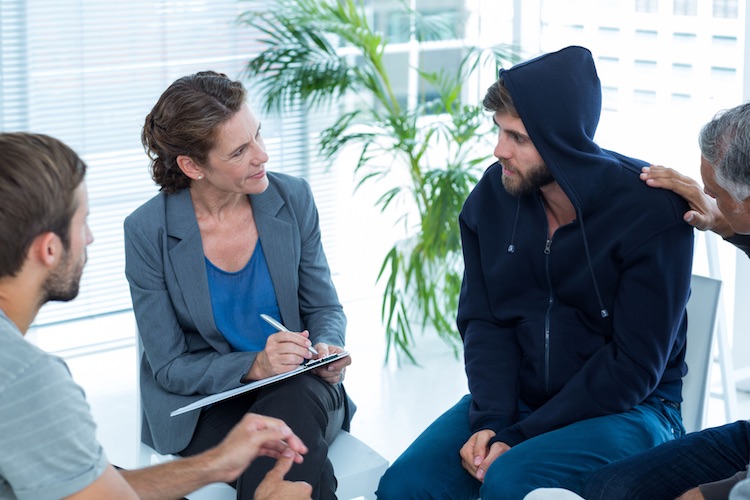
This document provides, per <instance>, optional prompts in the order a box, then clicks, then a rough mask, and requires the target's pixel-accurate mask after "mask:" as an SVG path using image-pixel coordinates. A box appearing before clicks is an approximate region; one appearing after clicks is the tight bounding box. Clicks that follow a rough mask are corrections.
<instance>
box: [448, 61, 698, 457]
mask: <svg viewBox="0 0 750 500" xmlns="http://www.w3.org/2000/svg"><path fill="white" fill-rule="evenodd" d="M500 77H501V78H502V79H503V81H504V82H505V84H506V86H507V88H508V91H509V92H510V95H511V96H512V98H513V102H514V104H515V107H516V110H517V111H518V114H519V117H520V118H521V120H522V121H523V124H524V125H525V128H526V130H527V132H528V135H529V137H530V138H531V141H532V143H533V145H534V146H535V147H536V149H537V151H538V152H539V154H540V155H541V157H542V160H543V161H544V163H545V164H546V165H547V166H548V167H549V170H550V172H551V174H552V176H553V177H554V179H555V180H556V181H557V183H558V184H559V185H560V187H561V188H562V190H563V191H564V192H565V194H566V195H567V197H568V199H569V200H570V201H571V203H572V204H573V206H574V207H575V210H576V219H575V220H574V221H573V222H571V223H569V224H566V225H564V226H561V227H560V228H558V229H557V230H556V231H555V232H554V235H553V236H552V237H551V238H549V237H548V222H547V216H546V213H545V209H544V200H543V199H542V196H541V194H540V192H539V190H536V191H535V192H532V193H529V194H524V195H521V196H512V195H510V194H509V193H508V192H507V191H506V190H505V189H504V188H503V184H502V176H503V174H502V167H501V165H500V164H495V165H493V166H491V167H490V168H489V169H488V170H487V171H486V172H485V174H484V176H483V178H482V179H481V180H480V181H479V183H478V184H477V186H476V187H475V189H474V190H473V192H472V193H471V194H470V195H469V197H468V199H467V200H466V202H465V204H464V207H463V210H462V212H461V215H460V226H461V237H462V248H463V252H464V263H465V273H464V280H463V285H462V288H461V296H460V300H459V306H458V318H457V320H458V328H459V331H460V333H461V335H462V337H463V340H464V358H465V361H466V374H467V378H468V382H469V389H470V391H471V396H472V406H471V410H470V414H469V419H470V424H471V430H472V432H476V431H478V430H482V429H492V430H494V431H495V432H496V433H497V434H496V436H495V438H493V441H491V442H494V441H502V442H504V443H506V444H508V445H510V446H515V445H516V444H518V443H520V442H522V441H524V440H526V439H529V438H531V437H533V436H537V435H539V434H542V433H545V432H549V431H551V430H553V429H557V428H560V427H562V426H564V425H568V424H570V423H572V422H577V421H580V420H583V419H587V418H592V417H597V416H601V415H608V414H612V413H619V412H625V411H628V410H630V409H631V408H633V407H634V406H636V405H638V404H640V403H641V402H642V401H643V400H645V399H646V398H648V397H649V396H651V395H653V396H656V397H661V398H664V399H667V400H669V401H673V402H680V401H681V388H682V376H683V375H684V374H685V370H686V368H685V362H684V356H685V329H686V321H685V320H686V317H685V304H686V302H687V298H688V291H689V287H690V272H691V266H692V251H693V229H692V228H691V227H690V226H689V225H687V224H685V222H684V221H683V220H682V215H683V214H684V213H685V211H686V210H687V208H688V207H687V204H686V203H685V201H684V200H682V199H680V197H679V196H677V195H676V194H674V193H672V192H670V191H668V190H666V189H653V188H650V187H648V186H647V185H646V184H645V183H644V182H643V181H641V180H640V179H639V178H638V174H639V173H640V169H641V167H642V166H644V165H647V164H648V163H647V162H645V161H642V160H637V159H634V158H629V157H626V156H623V155H620V154H617V153H615V152H612V151H607V150H604V149H602V148H600V147H599V146H598V145H597V143H596V142H595V141H594V134H595V131H596V127H597V123H598V120H599V113H600V111H601V87H600V84H599V79H598V77H597V75H596V69H595V67H594V61H593V58H592V57H591V54H590V52H589V51H588V50H586V49H584V48H581V47H568V48H566V49H563V50H561V51H559V52H556V53H551V54H546V55H544V56H541V57H539V58H536V59H534V60H531V61H529V62H525V63H522V64H519V65H516V66H514V67H512V68H510V69H507V70H503V71H502V72H501V74H500ZM636 135H637V133H636ZM509 161H511V163H512V162H513V161H514V159H513V158H511V159H510V160H509ZM519 400H521V401H522V402H523V403H525V404H526V405H527V406H528V407H530V408H531V409H532V414H531V415H529V416H527V417H525V418H524V419H523V420H521V419H520V418H519V414H518V407H519Z"/></svg>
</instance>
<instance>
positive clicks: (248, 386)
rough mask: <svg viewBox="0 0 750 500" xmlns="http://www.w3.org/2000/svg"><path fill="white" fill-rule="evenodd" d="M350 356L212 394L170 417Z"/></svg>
mask: <svg viewBox="0 0 750 500" xmlns="http://www.w3.org/2000/svg"><path fill="white" fill-rule="evenodd" d="M348 355H349V351H342V352H338V353H334V354H329V355H328V356H325V357H322V358H320V359H314V360H312V361H309V362H308V363H306V364H304V365H300V366H299V368H295V369H294V370H292V371H290V372H286V373H281V374H279V375H274V376H273V377H268V378H264V379H263V380H256V381H255V382H251V383H249V384H246V385H243V386H241V387H237V388H236V389H229V390H228V391H224V392H220V393H218V394H211V395H210V396H206V397H205V398H202V399H199V400H198V401H193V402H192V403H190V404H189V405H187V406H183V407H182V408H177V409H176V410H175V411H173V412H172V413H170V414H169V416H170V417H174V416H175V415H181V414H183V413H187V412H189V411H193V410H197V409H198V408H203V407H204V406H208V405H210V404H213V403H218V402H219V401H223V400H225V399H227V398H231V397H232V396H237V395H239V394H243V393H245V392H249V391H252V390H254V389H258V388H260V387H263V386H266V385H268V384H273V383H274V382H278V381H279V380H284V379H287V378H289V377H294V376H295V375H299V374H300V373H304V372H306V371H309V370H312V369H313V368H317V367H319V366H323V365H327V364H329V363H333V362H334V361H336V360H338V359H341V358H345V357H347V356H348Z"/></svg>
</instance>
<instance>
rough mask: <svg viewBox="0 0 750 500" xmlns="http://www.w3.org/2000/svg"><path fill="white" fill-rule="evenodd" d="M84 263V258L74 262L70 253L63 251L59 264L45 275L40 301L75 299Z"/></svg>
mask: <svg viewBox="0 0 750 500" xmlns="http://www.w3.org/2000/svg"><path fill="white" fill-rule="evenodd" d="M85 263H86V259H85V258H84V259H83V262H76V263H74V262H73V261H72V255H71V253H70V252H69V251H65V254H64V255H63V257H62V261H61V262H60V265H59V266H58V267H57V269H55V270H54V271H52V272H51V273H50V274H49V276H47V279H46V280H45V281H44V284H43V285H42V291H43V293H44V295H43V296H42V299H43V302H42V303H45V302H50V301H60V302H68V301H70V300H73V299H75V298H76V297H77V296H78V290H79V287H80V283H81V275H82V274H83V266H84V264H85Z"/></svg>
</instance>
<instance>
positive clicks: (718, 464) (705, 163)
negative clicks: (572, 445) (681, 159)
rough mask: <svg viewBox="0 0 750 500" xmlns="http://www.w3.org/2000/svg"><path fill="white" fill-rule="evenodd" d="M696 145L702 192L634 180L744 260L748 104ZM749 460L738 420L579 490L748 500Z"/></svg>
mask: <svg viewBox="0 0 750 500" xmlns="http://www.w3.org/2000/svg"><path fill="white" fill-rule="evenodd" d="M699 143H700V149H701V177H702V179H703V184H704V186H705V187H703V188H701V186H700V185H699V184H698V183H697V182H695V181H694V180H693V179H691V178H689V177H686V176H684V175H682V174H680V173H678V172H676V171H674V170H672V169H669V168H664V167H660V166H653V167H651V168H645V169H644V172H643V173H642V174H641V178H642V179H643V180H644V181H645V182H646V183H647V184H648V185H650V186H652V187H658V188H663V189H669V190H671V191H674V192H675V193H677V194H679V195H680V196H682V197H684V198H685V199H686V200H687V201H688V203H689V205H690V210H689V211H688V212H686V213H685V216H684V219H685V221H686V222H687V223H688V224H690V225H691V226H693V227H696V228H698V229H701V230H704V231H705V230H710V231H714V232H715V233H716V234H718V235H719V236H721V237H722V238H724V239H725V240H727V241H729V242H730V243H732V244H733V245H735V246H737V248H739V249H740V250H742V251H743V252H745V253H746V254H748V256H750V163H748V158H750V103H745V104H742V105H740V106H737V107H735V108H732V109H729V110H725V111H723V112H720V113H719V114H717V115H716V116H715V117H714V118H713V119H712V120H711V121H710V122H709V123H708V124H706V126H704V127H703V129H702V130H701V133H700V136H699ZM712 198H714V199H715V201H714V199H712ZM749 461H750V422H748V421H747V420H740V421H738V422H734V423H731V424H727V425H723V426H720V427H713V428H710V429H705V430H703V431H701V432H695V433H692V434H689V435H687V436H685V437H684V438H681V439H678V440H676V441H672V442H669V443H666V444H664V445H662V446H659V447H657V448H654V449H652V450H649V451H647V452H645V453H642V454H640V455H637V456H634V457H632V458H630V459H627V460H623V461H621V462H618V463H615V464H612V465H609V466H607V467H604V468H602V469H600V470H598V471H597V472H596V473H595V474H593V475H592V476H591V477H590V479H589V481H588V483H587V484H586V486H585V487H584V490H583V491H584V496H585V497H586V498H587V499H588V500H599V499H602V500H620V499H630V498H670V499H671V498H676V497H677V496H678V495H679V498H680V500H692V499H696V500H697V499H706V500H726V499H727V498H730V499H731V500H750V479H748V477H747V469H748V462H749Z"/></svg>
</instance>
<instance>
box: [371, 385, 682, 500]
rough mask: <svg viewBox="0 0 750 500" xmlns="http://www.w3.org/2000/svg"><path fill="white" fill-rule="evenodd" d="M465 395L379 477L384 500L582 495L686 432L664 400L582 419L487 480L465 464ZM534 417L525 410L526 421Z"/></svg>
mask: <svg viewBox="0 0 750 500" xmlns="http://www.w3.org/2000/svg"><path fill="white" fill-rule="evenodd" d="M470 402H471V396H470V395H466V396H464V398H463V399H461V401H459V402H458V404H456V405H455V406H454V407H453V408H451V409H450V410H448V411H447V412H445V413H444V414H443V415H442V416H440V417H439V418H438V419H437V420H435V422H433V423H432V424H431V425H430V426H429V427H428V428H427V429H426V430H425V431H424V432H423V433H422V434H421V435H420V436H419V437H418V438H417V439H416V440H415V441H414V442H413V443H412V444H411V446H409V448H408V449H407V450H406V451H405V452H404V453H403V454H402V455H401V456H400V457H399V458H398V459H397V460H396V461H395V462H394V463H393V465H391V467H390V468H389V469H388V470H387V471H386V473H385V474H384V475H383V477H382V478H381V480H380V485H379V486H378V491H377V492H376V493H377V496H378V498H379V499H384V500H390V499H399V500H406V499H441V500H442V499H451V500H454V499H455V500H460V499H467V500H475V499H476V498H477V497H479V496H481V497H482V500H492V499H496V498H507V499H512V500H518V499H521V498H523V497H524V496H525V495H526V494H527V493H528V492H530V491H531V490H533V489H535V488H540V487H561V488H567V489H569V490H573V491H575V492H580V491H581V489H582V487H583V484H584V482H585V481H586V479H587V477H588V476H589V474H590V473H591V472H593V471H595V470H596V469H598V468H600V467H602V466H604V465H606V464H609V463H611V462H614V461H615V460H620V459H623V458H626V457H629V456H631V455H635V454H636V453H640V452H642V451H644V450H647V449H650V448H653V447H654V446H657V445H659V444H662V443H664V442H667V441H670V440H672V439H674V438H677V437H679V436H681V435H682V434H684V429H683V427H682V419H681V417H680V414H679V411H677V410H676V409H675V408H673V407H671V406H669V405H666V404H664V403H663V402H661V401H660V400H659V399H657V398H649V399H647V400H646V401H644V402H643V403H641V404H640V405H638V406H636V407H635V408H633V409H632V410H630V411H628V412H625V413H619V414H615V415H607V416H604V417H597V418H591V419H587V420H582V421H580V422H575V423H573V424H570V425H567V426H565V427H562V428H560V429H557V430H554V431H550V432H547V433H545V434H541V435H539V436H535V437H533V438H531V439H528V440H526V441H524V442H522V443H520V444H517V445H516V446H513V447H512V448H511V449H510V450H508V451H507V452H505V453H504V454H502V455H501V456H500V457H498V458H497V460H495V461H494V462H493V464H492V465H491V466H490V468H489V470H488V471H487V474H486V476H485V479H484V482H479V481H477V480H476V479H474V477H472V476H471V475H470V474H469V473H468V472H466V470H464V468H463V467H462V465H461V457H460V456H459V450H460V449H461V447H462V446H463V445H464V443H466V441H468V440H469V438H470V437H471V434H472V433H471V431H470V430H469V404H470ZM528 414H529V412H528V411H526V412H522V418H523V417H524V416H527V415H528Z"/></svg>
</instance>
